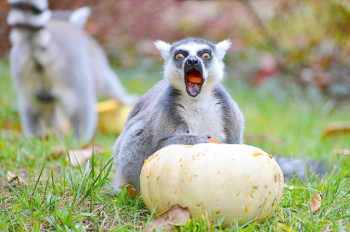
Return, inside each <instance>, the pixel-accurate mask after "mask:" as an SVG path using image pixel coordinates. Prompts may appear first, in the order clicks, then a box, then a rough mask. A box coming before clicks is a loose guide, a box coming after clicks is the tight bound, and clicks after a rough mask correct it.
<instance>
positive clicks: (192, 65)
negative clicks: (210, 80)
mask: <svg viewBox="0 0 350 232" xmlns="http://www.w3.org/2000/svg"><path fill="white" fill-rule="evenodd" d="M184 71H185V85H186V91H187V93H188V95H190V96H191V97H196V96H197V95H198V94H199V93H200V92H201V89H202V85H203V82H204V79H203V70H202V64H201V62H200V60H199V59H198V58H197V57H195V56H190V57H188V58H187V60H186V61H185V65H184Z"/></svg>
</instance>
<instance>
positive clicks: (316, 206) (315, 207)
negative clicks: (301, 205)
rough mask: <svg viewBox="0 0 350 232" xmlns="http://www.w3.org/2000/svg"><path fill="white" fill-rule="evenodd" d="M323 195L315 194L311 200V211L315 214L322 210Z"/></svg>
mask: <svg viewBox="0 0 350 232" xmlns="http://www.w3.org/2000/svg"><path fill="white" fill-rule="evenodd" d="M321 201H322V193H315V194H314V195H313V196H312V197H311V200H310V205H311V211H312V213H313V214H315V213H316V212H317V211H319V210H320V208H321Z"/></svg>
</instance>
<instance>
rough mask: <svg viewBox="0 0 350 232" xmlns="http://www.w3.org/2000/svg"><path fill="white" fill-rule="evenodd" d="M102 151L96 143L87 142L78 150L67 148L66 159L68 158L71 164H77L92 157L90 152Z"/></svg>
mask: <svg viewBox="0 0 350 232" xmlns="http://www.w3.org/2000/svg"><path fill="white" fill-rule="evenodd" d="M103 151H104V148H102V147H101V146H100V145H98V144H93V143H89V144H87V145H84V146H83V147H82V148H81V149H78V150H69V151H68V157H67V159H69V160H70V163H71V165H73V166H78V165H79V164H82V163H84V162H86V161H88V160H90V159H91V158H92V154H95V155H96V154H99V153H102V152H103Z"/></svg>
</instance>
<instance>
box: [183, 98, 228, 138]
mask: <svg viewBox="0 0 350 232" xmlns="http://www.w3.org/2000/svg"><path fill="white" fill-rule="evenodd" d="M181 98H182V99H181V100H180V101H181V105H182V106H183V108H182V107H178V111H179V113H180V115H181V117H182V118H183V120H184V121H185V122H187V124H188V126H189V133H190V134H193V135H198V136H202V135H210V136H211V137H212V138H214V139H216V140H218V141H219V142H224V141H225V139H226V135H225V131H224V122H223V118H222V114H223V113H222V108H221V105H220V104H218V100H217V99H216V98H215V96H214V94H213V92H209V93H201V94H200V95H199V96H198V97H197V98H192V97H190V96H188V95H187V94H186V95H182V96H181Z"/></svg>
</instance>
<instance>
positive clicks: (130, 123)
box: [114, 38, 244, 191]
mask: <svg viewBox="0 0 350 232" xmlns="http://www.w3.org/2000/svg"><path fill="white" fill-rule="evenodd" d="M155 45H156V47H157V48H158V49H159V50H160V52H161V54H162V56H163V58H164V60H165V67H164V79H163V80H162V81H160V82H159V83H158V84H156V85H155V86H154V87H153V88H152V89H150V90H149V91H148V92H147V93H146V94H145V95H144V96H142V97H141V99H140V100H139V101H138V102H137V103H136V105H135V106H134V108H133V110H132V111H131V113H130V115H129V118H128V120H127V122H126V124H125V126H124V129H123V132H122V134H121V135H120V136H119V137H118V139H117V141H116V142H115V145H114V153H115V154H116V158H115V164H116V168H117V172H116V182H115V184H116V187H117V191H118V190H119V187H120V186H122V185H124V184H132V185H133V186H135V187H137V186H138V181H139V175H140V171H141V168H142V165H143V162H144V160H145V159H146V158H147V157H148V156H150V155H151V154H152V153H154V152H155V151H157V150H158V149H160V148H162V147H164V146H167V145H169V144H197V143H207V142H208V137H212V138H214V139H216V140H218V141H219V142H221V143H231V144H233V143H242V142H243V138H242V135H243V129H244V119H243V116H242V113H241V111H240V109H239V108H238V106H237V104H236V103H235V102H234V101H233V100H232V98H231V97H230V95H229V94H228V93H227V92H226V90H225V89H224V87H223V86H222V85H221V84H220V82H221V80H222V79H223V77H224V63H223V57H224V55H225V53H226V50H227V49H228V48H229V47H230V45H231V43H230V41H228V40H224V41H222V42H220V43H217V44H214V43H212V42H209V41H207V40H203V39H199V38H187V39H184V40H181V41H179V42H176V43H174V44H172V45H170V44H168V43H165V42H162V41H157V42H156V43H155ZM203 53H207V54H209V56H208V55H207V54H205V55H203ZM177 54H181V55H180V56H181V58H182V59H176V55H177ZM203 57H204V58H203ZM193 70H196V71H195V72H197V75H198V73H199V74H201V75H200V76H201V78H202V83H201V84H195V83H189V80H188V75H189V73H191V72H192V71H193Z"/></svg>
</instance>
